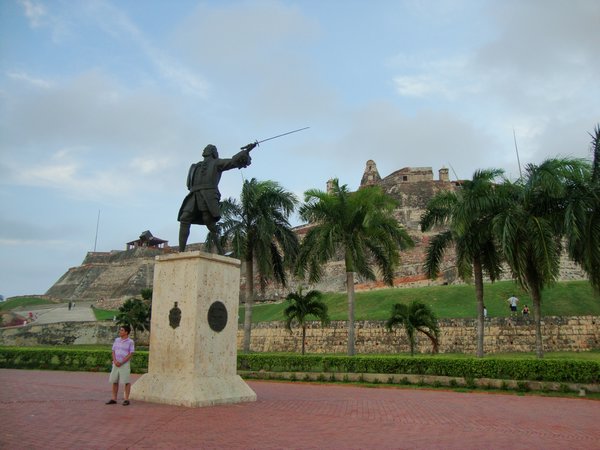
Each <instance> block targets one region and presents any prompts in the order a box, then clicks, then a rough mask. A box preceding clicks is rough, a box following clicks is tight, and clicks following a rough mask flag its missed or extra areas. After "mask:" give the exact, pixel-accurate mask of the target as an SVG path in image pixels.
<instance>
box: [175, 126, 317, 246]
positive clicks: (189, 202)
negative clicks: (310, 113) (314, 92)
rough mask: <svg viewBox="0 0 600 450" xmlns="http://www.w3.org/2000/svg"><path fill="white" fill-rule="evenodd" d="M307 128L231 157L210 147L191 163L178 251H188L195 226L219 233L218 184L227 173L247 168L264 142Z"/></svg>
mask: <svg viewBox="0 0 600 450" xmlns="http://www.w3.org/2000/svg"><path fill="white" fill-rule="evenodd" d="M307 128H308V127H305V128H301V129H298V130H294V131H289V132H287V133H283V134H280V135H278V136H273V137H271V138H268V139H263V140H262V141H256V142H253V143H251V144H248V145H246V146H244V147H242V148H241V151H240V152H238V153H236V154H235V155H233V156H232V157H231V158H225V159H223V158H219V152H218V151H217V147H215V146H214V145H212V144H209V145H207V146H206V147H205V148H204V151H203V152H202V156H203V157H204V160H202V161H200V162H197V163H195V164H192V165H191V167H190V170H189V172H188V177H187V188H188V190H189V191H190V192H189V193H188V194H187V195H186V197H185V198H184V199H183V203H182V204H181V208H179V214H178V216H177V220H178V221H179V251H180V252H183V251H185V247H186V245H187V240H188V237H189V235H190V227H191V225H192V224H196V225H205V226H206V227H207V228H208V229H209V231H211V232H213V233H215V234H219V229H218V227H217V223H218V222H219V219H221V208H220V199H221V193H220V192H219V181H220V180H221V174H222V173H223V172H224V171H226V170H231V169H234V168H238V169H241V168H244V167H248V166H249V165H250V163H251V162H252V159H251V158H250V151H251V150H252V149H253V148H255V147H256V146H257V145H258V144H260V143H261V142H265V141H268V140H271V139H275V138H278V137H281V136H285V135H287V134H291V133H296V132H297V131H302V130H305V129H307Z"/></svg>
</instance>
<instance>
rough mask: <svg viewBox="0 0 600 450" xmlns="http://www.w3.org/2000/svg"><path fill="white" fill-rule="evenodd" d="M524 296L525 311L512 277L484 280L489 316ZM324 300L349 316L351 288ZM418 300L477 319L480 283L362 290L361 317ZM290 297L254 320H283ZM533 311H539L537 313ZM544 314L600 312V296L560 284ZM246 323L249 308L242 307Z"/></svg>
mask: <svg viewBox="0 0 600 450" xmlns="http://www.w3.org/2000/svg"><path fill="white" fill-rule="evenodd" d="M513 293H514V294H515V295H516V296H517V297H518V298H519V310H520V309H521V308H522V307H523V306H524V305H529V308H530V309H531V307H532V302H531V298H530V297H529V295H527V294H526V293H525V292H524V291H523V290H522V289H520V288H519V287H518V286H517V285H516V284H515V283H513V282H512V281H501V282H497V283H489V284H485V285H484V303H485V305H486V307H487V310H488V317H507V316H509V314H510V311H509V307H508V303H507V301H506V300H507V299H508V297H510V296H511V295H512V294H513ZM323 300H324V301H325V303H326V304H327V306H328V307H329V316H330V317H331V319H332V320H347V318H348V306H347V296H346V293H325V294H324V296H323ZM413 300H418V301H421V302H423V303H425V304H427V305H430V306H431V308H432V309H433V311H434V312H435V313H436V314H437V316H438V318H440V319H441V318H475V317H476V316H477V305H476V300H475V286H473V285H453V286H427V287H418V288H406V289H398V288H390V289H380V290H375V291H363V292H357V293H356V303H355V317H356V320H386V319H388V318H389V315H390V311H391V309H392V305H394V304H395V303H409V302H411V301H413ZM287 304H288V303H287V302H286V301H284V302H282V303H269V304H257V305H255V306H254V308H253V310H252V322H253V323H258V322H271V321H278V320H283V310H284V309H285V307H286V306H287ZM532 314H533V312H532ZM542 315H543V316H584V315H600V296H598V295H596V294H595V293H594V292H593V290H592V288H591V286H590V284H589V283H588V282H587V281H566V282H561V283H556V284H555V285H554V286H552V287H549V288H547V289H545V290H544V291H543V292H542ZM239 318H240V323H243V320H244V309H243V308H240V311H239Z"/></svg>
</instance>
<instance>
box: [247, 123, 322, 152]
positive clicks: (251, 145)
mask: <svg viewBox="0 0 600 450" xmlns="http://www.w3.org/2000/svg"><path fill="white" fill-rule="evenodd" d="M309 128H310V127H304V128H298V129H297V130H293V131H288V132H287V133H282V134H278V135H277V136H273V137H270V138H266V139H263V140H262V141H255V142H253V143H252V144H248V145H244V146H243V147H242V148H241V149H240V150H248V151H250V150H252V149H253V148H254V147H257V146H258V144H262V143H263V142H267V141H270V140H271V139H277V138H280V137H282V136H287V135H288V134H292V133H297V132H298V131H304V130H308V129H309Z"/></svg>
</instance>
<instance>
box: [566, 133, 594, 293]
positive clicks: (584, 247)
mask: <svg viewBox="0 0 600 450" xmlns="http://www.w3.org/2000/svg"><path fill="white" fill-rule="evenodd" d="M590 136H591V137H592V142H591V149H592V153H593V161H592V167H591V171H590V172H589V173H587V172H582V173H581V175H582V176H581V177H580V178H577V179H574V180H570V183H569V185H568V186H567V189H568V190H569V193H568V195H567V197H568V201H567V203H566V206H565V234H566V239H567V249H568V252H569V256H570V257H571V259H573V260H574V261H575V262H577V263H578V264H579V265H580V266H581V267H582V268H583V270H585V272H586V273H587V274H588V277H589V280H590V283H591V285H592V286H593V287H594V289H595V290H596V292H600V244H599V243H600V125H597V126H596V128H595V130H594V134H590Z"/></svg>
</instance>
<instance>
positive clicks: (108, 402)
mask: <svg viewBox="0 0 600 450" xmlns="http://www.w3.org/2000/svg"><path fill="white" fill-rule="evenodd" d="M115 403H117V402H116V401H115V400H113V399H110V400H109V401H107V402H106V404H107V405H114V404H115Z"/></svg>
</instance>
